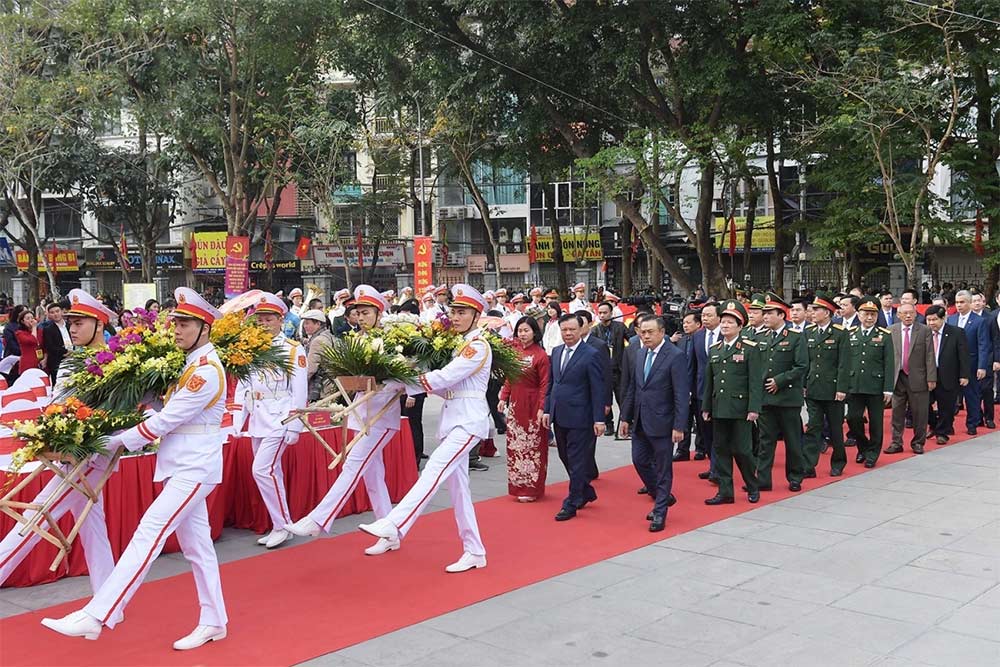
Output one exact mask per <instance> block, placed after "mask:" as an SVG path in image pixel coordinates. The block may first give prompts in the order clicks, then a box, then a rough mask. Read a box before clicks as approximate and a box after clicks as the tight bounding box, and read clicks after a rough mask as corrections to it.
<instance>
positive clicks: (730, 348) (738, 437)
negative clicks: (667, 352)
mask: <svg viewBox="0 0 1000 667" xmlns="http://www.w3.org/2000/svg"><path fill="white" fill-rule="evenodd" d="M719 311H720V313H719V314H720V316H721V318H722V321H721V324H720V325H719V326H720V328H721V332H722V340H720V341H719V342H718V343H716V344H714V345H713V346H712V347H711V349H710V350H709V356H708V368H707V369H705V389H704V393H703V394H702V397H701V399H702V403H701V404H702V407H703V410H704V412H702V417H703V418H704V419H705V421H706V422H711V424H712V425H713V426H712V428H713V431H712V433H713V440H712V442H713V445H712V447H713V449H714V454H715V471H716V475H717V476H718V479H719V491H718V493H716V495H715V497H713V498H709V499H708V500H706V501H705V504H706V505H725V504H731V503H734V502H735V500H734V493H733V461H734V460H735V461H736V465H737V467H739V469H740V474H741V475H742V476H743V481H744V483H745V484H746V487H745V488H746V490H747V500H749V501H750V502H751V503H756V502H757V501H758V500H760V491H759V489H758V488H757V486H758V485H757V475H756V470H755V468H756V461H755V459H754V455H753V451H752V449H751V436H750V426H751V425H752V424H753V422H754V421H756V419H757V417H758V415H759V414H760V402H761V396H762V394H763V387H764V381H763V377H762V375H761V364H760V357H759V355H758V353H757V344H756V343H755V342H754V341H752V340H748V339H746V338H744V337H743V335H742V334H741V333H740V328H741V327H742V326H743V325H744V324H746V320H747V312H746V310H745V309H744V308H743V305H742V304H741V303H740V302H739V301H736V300H735V299H729V300H727V301H723V302H722V303H721V304H720V307H719Z"/></svg>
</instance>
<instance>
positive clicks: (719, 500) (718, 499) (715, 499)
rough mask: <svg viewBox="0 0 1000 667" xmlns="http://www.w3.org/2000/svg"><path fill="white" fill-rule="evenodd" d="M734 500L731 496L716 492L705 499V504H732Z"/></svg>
mask: <svg viewBox="0 0 1000 667" xmlns="http://www.w3.org/2000/svg"><path fill="white" fill-rule="evenodd" d="M735 502H736V500H735V499H733V498H731V497H730V498H727V497H726V496H722V495H719V494H716V495H714V496H712V497H711V498H709V499H708V500H706V501H705V504H706V505H732V504H733V503H735Z"/></svg>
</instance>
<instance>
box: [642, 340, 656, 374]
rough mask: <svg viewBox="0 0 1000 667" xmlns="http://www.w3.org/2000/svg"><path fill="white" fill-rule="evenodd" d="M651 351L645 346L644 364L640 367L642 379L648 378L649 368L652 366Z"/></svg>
mask: <svg viewBox="0 0 1000 667" xmlns="http://www.w3.org/2000/svg"><path fill="white" fill-rule="evenodd" d="M653 356H654V355H653V351H652V350H650V349H649V348H646V365H645V366H643V367H642V381H643V382H645V381H646V380H647V379H649V369H650V368H652V367H653Z"/></svg>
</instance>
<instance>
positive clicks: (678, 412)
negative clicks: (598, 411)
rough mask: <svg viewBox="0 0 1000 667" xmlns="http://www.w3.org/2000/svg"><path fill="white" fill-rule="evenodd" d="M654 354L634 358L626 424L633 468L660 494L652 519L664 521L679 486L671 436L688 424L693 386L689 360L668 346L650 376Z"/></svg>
mask: <svg viewBox="0 0 1000 667" xmlns="http://www.w3.org/2000/svg"><path fill="white" fill-rule="evenodd" d="M651 353H652V351H650V350H649V349H648V348H644V349H642V350H639V351H638V352H637V353H636V354H635V359H634V361H633V365H632V373H631V378H630V381H629V382H628V383H627V384H626V386H625V403H624V404H623V405H622V416H621V420H622V421H624V422H628V423H629V424H630V425H631V427H632V465H634V466H635V470H636V472H637V473H639V477H640V478H641V479H642V482H643V484H645V485H646V488H647V489H649V490H650V493H651V495H652V494H655V495H653V498H654V505H653V516H654V517H660V518H663V517H665V516H666V514H667V499H668V498H669V497H670V490H671V487H672V486H673V480H674V472H673V470H674V469H673V456H674V445H673V440H672V438H671V435H672V431H674V430H677V431H681V430H683V429H684V427H685V425H686V424H687V419H688V408H689V406H690V405H691V380H690V367H689V366H688V361H687V358H686V357H685V355H684V353H683V352H681V351H680V350H678V349H677V348H676V347H674V345H673V344H672V343H671V342H670V341H669V340H666V339H664V340H663V342H662V343H661V344H660V346H659V350H657V351H656V353H655V355H652V357H651V359H650V366H649V370H648V373H647V372H646V365H647V358H648V357H650V355H651ZM654 489H655V491H654Z"/></svg>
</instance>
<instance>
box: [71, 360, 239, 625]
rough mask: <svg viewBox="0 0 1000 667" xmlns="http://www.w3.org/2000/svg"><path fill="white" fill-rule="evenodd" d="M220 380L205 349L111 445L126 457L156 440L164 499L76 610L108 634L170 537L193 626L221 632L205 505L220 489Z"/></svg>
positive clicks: (214, 559)
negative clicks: (193, 597) (186, 580)
mask: <svg viewBox="0 0 1000 667" xmlns="http://www.w3.org/2000/svg"><path fill="white" fill-rule="evenodd" d="M225 392H226V379H225V374H224V373H223V370H222V364H221V362H220V361H219V355H218V354H217V353H216V351H215V348H214V347H213V346H212V344H211V343H206V344H205V345H203V346H201V347H199V348H197V349H195V350H193V351H191V352H189V353H188V354H187V363H186V366H185V368H184V372H183V374H182V375H181V378H180V380H179V381H178V383H177V385H175V388H174V390H173V391H172V392H170V393H168V395H167V399H166V402H165V404H164V406H163V409H162V410H161V411H159V412H157V413H156V414H154V415H153V416H151V417H149V418H148V419H146V420H145V421H144V422H142V423H141V424H139V425H138V426H135V427H133V428H130V429H129V430H127V431H125V432H124V433H122V434H121V435H119V436H117V438H118V439H120V440H121V442H122V443H123V444H124V445H125V446H126V447H127V448H128V449H130V450H136V449H141V448H142V447H145V446H146V445H147V444H149V443H150V442H153V441H154V440H156V439H157V438H159V439H160V446H159V449H158V451H157V455H156V473H155V476H154V478H153V480H154V481H156V482H164V485H163V491H161V492H160V495H158V496H157V497H156V500H154V501H153V504H152V505H150V506H149V508H148V509H147V510H146V512H145V514H143V516H142V519H141V520H140V521H139V526H138V527H137V528H136V530H135V533H134V534H133V535H132V539H131V541H129V543H128V546H127V547H126V548H125V551H124V552H123V553H122V555H121V558H120V559H119V560H118V564H117V565H116V566H115V568H114V570H113V571H112V572H111V575H110V576H109V577H108V579H107V581H106V582H105V583H104V585H103V586H101V587H100V589H98V591H97V592H96V593H95V594H94V597H93V599H92V600H91V601H90V602H89V603H88V604H87V606H85V607H84V608H83V611H85V612H86V613H87V614H89V615H90V616H92V617H94V618H96V619H97V620H98V621H100V622H101V623H103V624H104V625H106V626H108V627H111V628H113V627H114V626H115V624H116V623H118V621H119V620H120V618H121V611H122V610H123V609H124V608H125V606H126V605H128V602H129V600H131V599H132V596H133V595H135V592H136V591H137V590H138V588H139V585H140V584H141V583H142V580H143V579H144V578H145V576H146V574H147V573H148V572H149V568H150V566H152V564H153V561H154V560H155V559H156V557H157V556H158V555H159V554H160V552H161V551H162V550H163V545H164V543H165V542H166V540H167V538H168V537H169V536H170V534H171V533H175V534H176V535H177V541H178V542H179V543H180V546H181V552H182V553H183V554H184V557H185V558H186V559H187V560H188V561H189V562H190V563H191V569H192V571H193V574H194V582H195V587H196V588H197V591H198V600H199V602H200V605H201V614H200V620H199V624H200V625H210V626H216V627H224V626H225V625H226V623H227V621H228V618H227V616H226V607H225V603H224V602H223V599H222V582H221V580H220V579H219V562H218V559H217V557H216V554H215V547H214V546H213V545H212V530H211V526H210V525H209V522H208V508H207V506H206V504H205V498H206V497H207V496H208V494H210V493H211V492H212V490H213V489H215V487H216V486H217V485H218V484H219V483H220V482H221V481H222V445H223V441H224V438H223V436H222V433H221V431H220V429H219V424H220V423H221V421H222V416H223V414H224V412H225Z"/></svg>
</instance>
